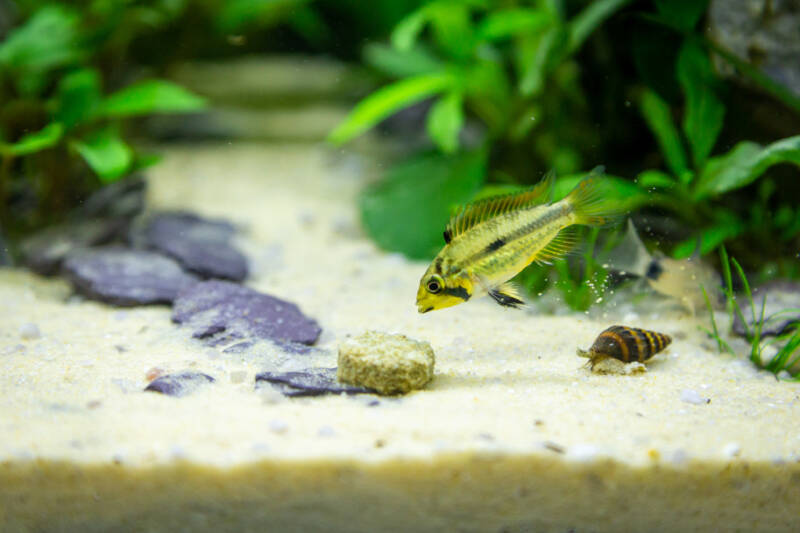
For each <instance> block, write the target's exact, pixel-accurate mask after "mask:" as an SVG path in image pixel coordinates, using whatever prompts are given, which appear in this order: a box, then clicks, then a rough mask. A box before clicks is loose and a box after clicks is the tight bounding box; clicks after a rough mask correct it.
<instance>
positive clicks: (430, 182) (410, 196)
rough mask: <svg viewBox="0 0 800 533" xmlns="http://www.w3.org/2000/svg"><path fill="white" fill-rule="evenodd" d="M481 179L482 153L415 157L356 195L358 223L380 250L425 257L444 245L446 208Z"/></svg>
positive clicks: (468, 194)
mask: <svg viewBox="0 0 800 533" xmlns="http://www.w3.org/2000/svg"><path fill="white" fill-rule="evenodd" d="M485 179H486V154H485V153H484V152H483V151H478V152H467V153H463V152H462V153H460V154H458V155H454V156H443V155H429V156H423V157H417V158H415V159H412V160H411V161H406V162H403V163H401V164H399V165H396V166H394V167H393V168H392V169H391V170H390V171H389V172H388V174H387V176H386V178H385V179H384V180H383V181H382V182H380V183H378V184H377V185H375V186H373V187H370V188H368V189H366V190H365V191H364V192H363V193H362V194H361V196H360V197H359V208H360V210H361V220H362V222H363V224H364V227H365V229H366V231H367V233H368V234H369V235H370V236H371V237H372V238H373V239H374V240H375V242H376V243H377V244H378V246H380V247H381V248H383V249H385V250H390V251H395V252H402V253H404V254H405V255H407V256H409V257H413V258H418V259H426V258H430V257H432V256H433V255H434V254H435V253H436V252H437V250H438V249H440V248H441V247H442V246H444V241H443V239H442V232H443V231H444V228H445V225H446V224H447V221H448V220H449V219H450V213H451V210H452V209H453V208H455V207H456V206H458V205H459V204H463V203H466V202H468V201H469V200H470V199H471V198H472V196H473V195H474V194H475V192H476V191H477V190H478V189H479V188H480V186H481V185H482V184H483V182H484V180H485Z"/></svg>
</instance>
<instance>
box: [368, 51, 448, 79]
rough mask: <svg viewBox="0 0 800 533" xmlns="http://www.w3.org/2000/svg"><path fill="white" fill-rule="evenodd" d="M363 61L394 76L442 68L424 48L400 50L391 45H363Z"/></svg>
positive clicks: (400, 76)
mask: <svg viewBox="0 0 800 533" xmlns="http://www.w3.org/2000/svg"><path fill="white" fill-rule="evenodd" d="M364 61H365V62H366V63H367V64H369V65H371V66H373V67H375V68H376V69H378V70H380V71H382V72H383V73H385V74H388V75H390V76H394V77H396V78H406V77H409V76H417V75H419V74H429V73H431V72H436V71H438V70H442V68H443V67H442V63H441V62H440V61H439V60H438V59H436V58H435V57H433V56H432V55H431V54H430V53H429V52H427V51H426V50H425V49H424V48H421V47H419V46H418V47H415V48H411V49H409V50H406V51H400V50H398V49H396V48H393V47H391V46H386V45H383V44H378V43H370V44H368V45H367V46H365V47H364Z"/></svg>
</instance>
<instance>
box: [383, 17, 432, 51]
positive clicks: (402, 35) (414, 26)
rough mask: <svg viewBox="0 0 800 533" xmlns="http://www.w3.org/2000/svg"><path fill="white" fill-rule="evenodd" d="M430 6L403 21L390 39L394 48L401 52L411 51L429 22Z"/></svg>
mask: <svg viewBox="0 0 800 533" xmlns="http://www.w3.org/2000/svg"><path fill="white" fill-rule="evenodd" d="M429 13H430V9H429V6H424V7H421V8H419V9H417V10H416V11H414V12H413V13H411V14H410V15H408V16H407V17H406V18H404V19H403V20H401V21H400V22H399V23H398V24H397V26H396V27H395V29H394V30H393V31H392V35H391V37H390V39H391V42H392V46H394V47H395V48H396V49H398V50H400V51H407V50H410V49H411V48H412V47H413V46H414V44H415V43H416V42H417V38H418V37H419V34H420V32H422V28H424V27H425V23H427V22H428V16H429Z"/></svg>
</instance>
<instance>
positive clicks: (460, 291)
mask: <svg viewBox="0 0 800 533" xmlns="http://www.w3.org/2000/svg"><path fill="white" fill-rule="evenodd" d="M472 288H473V287H472V281H471V280H470V279H469V278H468V277H463V276H459V277H452V276H449V277H443V276H442V275H441V274H438V273H437V272H436V271H435V269H434V265H431V267H430V268H428V270H427V271H426V272H425V275H424V276H422V279H421V280H419V289H417V310H418V311H419V312H420V313H427V312H428V311H434V310H436V309H444V308H445V307H452V306H454V305H458V304H463V303H464V302H466V301H467V300H469V299H470V297H472Z"/></svg>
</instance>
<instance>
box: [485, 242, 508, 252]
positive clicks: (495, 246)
mask: <svg viewBox="0 0 800 533" xmlns="http://www.w3.org/2000/svg"><path fill="white" fill-rule="evenodd" d="M505 244H506V241H504V240H503V239H495V240H493V241H492V242H490V243H489V246H487V247H486V252H487V253H488V252H494V251H495V250H499V249H500V248H502V247H503V246H505Z"/></svg>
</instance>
